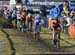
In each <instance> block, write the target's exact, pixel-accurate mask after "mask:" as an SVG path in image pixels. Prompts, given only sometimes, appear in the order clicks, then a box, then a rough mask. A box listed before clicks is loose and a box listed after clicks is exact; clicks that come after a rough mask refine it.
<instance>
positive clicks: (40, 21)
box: [34, 15, 44, 40]
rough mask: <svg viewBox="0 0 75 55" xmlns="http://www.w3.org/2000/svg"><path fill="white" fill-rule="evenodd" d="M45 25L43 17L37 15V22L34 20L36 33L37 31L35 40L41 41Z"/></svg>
mask: <svg viewBox="0 0 75 55" xmlns="http://www.w3.org/2000/svg"><path fill="white" fill-rule="evenodd" d="M43 24H44V21H43V19H42V17H41V16H40V15H37V17H35V20H34V31H35V34H34V38H35V40H38V39H39V37H40V31H41V27H42V25H43Z"/></svg>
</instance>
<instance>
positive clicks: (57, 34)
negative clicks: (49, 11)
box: [53, 30, 60, 48]
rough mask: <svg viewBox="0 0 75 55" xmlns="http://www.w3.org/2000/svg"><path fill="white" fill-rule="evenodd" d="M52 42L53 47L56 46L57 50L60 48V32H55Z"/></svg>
mask: <svg viewBox="0 0 75 55" xmlns="http://www.w3.org/2000/svg"><path fill="white" fill-rule="evenodd" d="M53 42H54V45H56V47H57V48H59V47H60V30H58V31H56V32H55V34H54V40H53Z"/></svg>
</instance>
